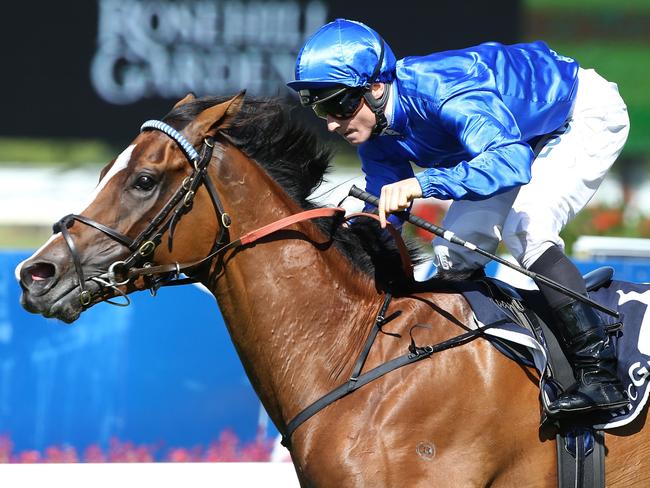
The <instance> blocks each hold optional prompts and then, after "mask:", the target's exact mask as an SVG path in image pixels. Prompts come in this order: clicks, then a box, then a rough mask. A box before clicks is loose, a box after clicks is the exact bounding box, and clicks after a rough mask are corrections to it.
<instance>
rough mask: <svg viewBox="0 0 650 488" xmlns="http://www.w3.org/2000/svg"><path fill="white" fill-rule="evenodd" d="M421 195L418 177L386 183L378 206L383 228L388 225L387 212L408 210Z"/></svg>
mask: <svg viewBox="0 0 650 488" xmlns="http://www.w3.org/2000/svg"><path fill="white" fill-rule="evenodd" d="M420 197H422V188H421V187H420V182H419V181H418V180H417V179H416V178H409V179H407V180H402V181H398V182H397V183H391V184H390V185H384V186H383V187H382V188H381V195H380V197H379V207H378V210H379V222H380V225H381V228H382V229H384V228H385V227H386V215H387V214H389V213H393V212H401V211H402V210H406V209H407V208H409V205H410V204H411V201H413V199H415V198H420Z"/></svg>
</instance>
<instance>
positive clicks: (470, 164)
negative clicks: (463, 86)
mask: <svg viewBox="0 0 650 488" xmlns="http://www.w3.org/2000/svg"><path fill="white" fill-rule="evenodd" d="M438 115H439V120H440V123H441V124H442V126H443V127H444V128H445V130H447V131H448V132H449V133H450V134H451V135H452V136H453V137H456V138H457V140H458V141H459V143H460V144H461V145H462V147H463V148H464V149H465V151H466V152H467V153H468V154H469V155H470V156H472V159H470V160H469V161H460V162H458V163H457V164H455V165H454V166H451V167H438V168H429V169H427V170H425V171H423V172H421V173H419V174H418V175H417V179H418V181H419V182H420V186H421V187H422V193H423V195H424V196H425V197H435V198H439V199H442V200H445V199H447V200H448V199H453V200H483V199H486V198H489V197H491V196H493V195H496V194H498V193H503V192H505V191H508V190H510V189H512V188H515V187H517V186H520V185H525V184H526V183H528V182H529V181H530V176H531V174H530V171H531V165H532V162H533V159H534V155H533V151H532V149H531V148H530V146H529V145H528V144H527V143H526V142H524V141H522V140H521V133H520V131H519V128H518V126H517V122H516V121H515V119H514V117H513V115H512V113H510V111H509V110H508V108H507V107H506V106H505V104H504V103H503V101H502V100H501V99H500V98H499V97H498V96H497V95H496V94H495V93H493V92H490V91H476V90H473V91H468V92H465V93H461V94H459V95H457V96H454V97H452V98H450V99H449V100H447V101H446V102H444V104H443V105H442V106H441V108H440V110H439V113H438Z"/></svg>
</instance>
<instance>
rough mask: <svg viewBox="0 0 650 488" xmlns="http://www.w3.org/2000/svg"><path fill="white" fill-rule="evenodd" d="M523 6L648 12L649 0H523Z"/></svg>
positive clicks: (649, 10) (539, 8)
mask: <svg viewBox="0 0 650 488" xmlns="http://www.w3.org/2000/svg"><path fill="white" fill-rule="evenodd" d="M524 8H526V9H537V10H542V9H558V10H581V11H587V12H591V13H596V12H598V13H600V12H603V11H607V12H613V13H617V12H618V13H621V12H629V11H634V12H639V13H645V12H650V1H649V0H622V1H619V2H615V1H612V0H525V1H524Z"/></svg>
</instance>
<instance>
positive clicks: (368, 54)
mask: <svg viewBox="0 0 650 488" xmlns="http://www.w3.org/2000/svg"><path fill="white" fill-rule="evenodd" d="M382 50H383V56H382ZM382 57H383V59H382ZM378 63H381V65H380V66H378ZM373 75H374V76H373ZM295 77H296V79H295V81H290V82H289V83H287V86H289V88H292V89H293V90H296V91H299V90H302V89H317V88H326V87H332V85H339V86H340V85H345V86H348V87H364V86H366V87H367V86H369V85H370V84H371V83H375V82H384V83H390V82H391V81H392V80H393V79H394V77H395V55H394V54H393V51H392V50H391V48H390V47H389V46H388V44H386V43H385V42H384V40H383V39H382V38H381V37H380V36H379V34H377V32H375V31H374V30H373V29H371V28H370V27H368V26H367V25H365V24H362V23H361V22H355V21H353V20H346V19H336V20H334V21H333V22H330V23H329V24H325V25H324V26H323V27H321V28H320V29H319V30H318V31H317V32H316V33H315V34H314V35H313V36H311V37H310V38H309V39H308V40H307V42H306V43H305V45H304V46H303V48H302V49H301V50H300V53H299V54H298V59H297V60H296V73H295ZM371 78H374V79H371Z"/></svg>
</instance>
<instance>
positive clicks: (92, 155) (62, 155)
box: [0, 137, 117, 166]
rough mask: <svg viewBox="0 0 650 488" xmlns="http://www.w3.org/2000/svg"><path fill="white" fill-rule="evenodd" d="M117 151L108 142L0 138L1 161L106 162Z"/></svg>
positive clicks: (48, 163)
mask: <svg viewBox="0 0 650 488" xmlns="http://www.w3.org/2000/svg"><path fill="white" fill-rule="evenodd" d="M116 154H117V152H116V151H115V149H114V148H112V147H111V145H110V144H107V143H105V142H102V141H98V140H92V139H90V140H84V139H34V138H23V137H16V138H10V137H0V164H2V163H30V164H32V165H33V164H42V165H47V166H51V165H53V164H57V165H65V166H78V165H84V164H97V163H101V164H104V163H108V162H109V161H110V160H111V159H113V158H114V157H115V155H116Z"/></svg>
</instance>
